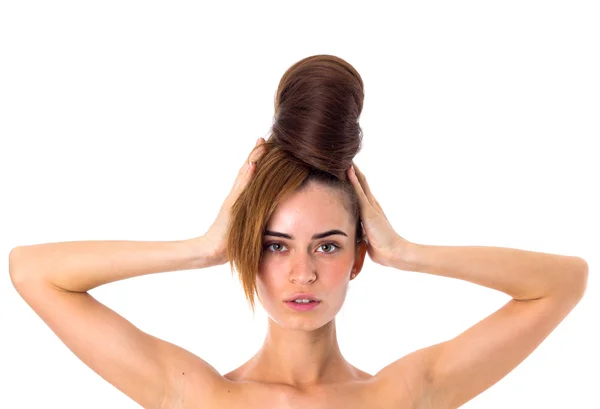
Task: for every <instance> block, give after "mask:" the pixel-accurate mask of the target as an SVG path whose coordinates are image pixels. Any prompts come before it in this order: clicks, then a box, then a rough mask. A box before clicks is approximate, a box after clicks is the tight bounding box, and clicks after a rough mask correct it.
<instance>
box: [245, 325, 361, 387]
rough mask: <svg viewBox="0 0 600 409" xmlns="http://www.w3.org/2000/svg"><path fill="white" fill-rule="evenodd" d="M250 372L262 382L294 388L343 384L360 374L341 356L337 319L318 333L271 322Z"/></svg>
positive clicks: (250, 366)
mask: <svg viewBox="0 0 600 409" xmlns="http://www.w3.org/2000/svg"><path fill="white" fill-rule="evenodd" d="M248 371H249V372H252V373H253V374H254V376H253V377H255V378H259V379H260V380H261V381H263V382H269V383H279V384H286V385H291V386H295V387H308V386H312V385H318V384H325V383H336V382H343V381H347V380H350V379H355V378H356V377H357V373H356V371H355V369H354V368H353V367H352V365H350V364H349V363H348V362H347V361H346V360H345V359H344V357H343V356H342V353H341V351H340V348H339V345H338V342H337V336H336V327H335V319H334V320H332V321H330V322H329V323H328V324H326V325H324V326H323V327H321V328H318V329H316V330H311V331H307V330H302V329H289V328H283V327H281V326H279V324H277V323H275V322H273V321H272V320H271V319H270V318H269V328H268V332H267V336H266V338H265V341H264V343H263V345H262V347H261V348H260V350H259V351H258V352H257V353H256V355H255V356H254V357H253V358H252V359H251V360H250V362H249V367H248Z"/></svg>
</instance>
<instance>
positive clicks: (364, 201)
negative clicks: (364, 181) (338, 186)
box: [348, 167, 371, 209]
mask: <svg viewBox="0 0 600 409" xmlns="http://www.w3.org/2000/svg"><path fill="white" fill-rule="evenodd" d="M354 169H355V168H353V167H350V169H348V177H349V179H350V183H351V184H352V186H353V187H354V191H355V192H356V195H357V196H358V200H359V202H360V205H361V206H360V207H361V208H362V209H364V208H365V206H368V205H371V203H370V202H369V199H368V198H367V195H366V194H365V191H364V190H363V188H362V186H361V184H360V181H359V180H358V176H357V174H356V171H355V170H354Z"/></svg>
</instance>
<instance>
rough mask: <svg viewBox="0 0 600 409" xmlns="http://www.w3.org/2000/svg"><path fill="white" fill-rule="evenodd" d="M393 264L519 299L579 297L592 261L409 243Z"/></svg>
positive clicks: (392, 259)
mask: <svg viewBox="0 0 600 409" xmlns="http://www.w3.org/2000/svg"><path fill="white" fill-rule="evenodd" d="M387 264H388V265H389V266H392V267H395V268H398V269H401V270H408V271H416V272H421V273H428V274H435V275H439V276H444V277H451V278H458V279H461V280H465V281H469V282H472V283H475V284H479V285H482V286H484V287H488V288H493V289H495V290H498V291H502V292H503V293H506V294H508V295H510V296H511V297H512V298H513V299H515V300H517V301H531V300H538V299H540V298H544V297H551V296H554V295H560V296H561V297H563V296H565V295H569V296H572V297H575V298H580V297H581V296H582V295H583V293H584V291H585V288H586V286H587V275H588V265H587V263H586V261H585V260H584V259H582V258H580V257H574V256H561V255H557V254H548V253H538V252H534V251H525V250H519V249H511V248H504V247H483V246H431V245H422V244H416V243H407V244H406V245H405V246H404V247H402V248H397V249H396V251H393V252H392V253H391V257H390V261H389V262H388V263H387Z"/></svg>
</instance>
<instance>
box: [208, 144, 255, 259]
mask: <svg viewBox="0 0 600 409" xmlns="http://www.w3.org/2000/svg"><path fill="white" fill-rule="evenodd" d="M264 143H265V140H264V139H263V138H258V140H257V141H256V145H255V146H254V148H253V149H252V151H251V152H250V155H248V160H246V162H245V163H244V165H243V166H242V167H241V168H240V170H239V172H238V174H237V177H236V179H235V182H234V184H233V187H232V188H231V191H230V192H229V195H228V196H227V198H226V199H225V201H224V202H223V205H222V206H221V209H220V210H219V214H218V215H217V218H216V219H215V221H214V222H213V224H212V225H211V226H210V228H209V229H208V231H207V232H206V233H205V234H204V235H203V236H201V237H199V238H198V239H199V240H201V241H202V242H203V243H204V245H205V246H207V248H208V249H209V252H210V254H211V259H212V262H211V264H213V265H221V264H225V263H227V262H228V261H229V260H227V228H228V225H229V216H230V210H231V206H233V204H234V203H235V201H236V200H237V198H238V197H239V195H240V193H241V192H242V191H243V190H244V189H245V188H246V186H247V185H248V183H249V182H250V180H251V179H252V177H253V175H254V171H255V169H256V161H257V160H258V159H259V158H260V157H261V156H262V155H263V154H264V151H265V149H264V147H263V146H262V145H263V144H264Z"/></svg>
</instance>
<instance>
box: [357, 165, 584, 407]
mask: <svg viewBox="0 0 600 409" xmlns="http://www.w3.org/2000/svg"><path fill="white" fill-rule="evenodd" d="M355 169H356V173H354V172H353V170H350V171H349V178H350V181H351V183H352V184H353V186H354V187H355V189H356V192H357V195H358V197H359V200H360V204H361V219H362V223H363V226H364V228H365V232H366V234H367V241H368V244H369V247H368V252H369V255H370V256H371V258H372V259H373V260H374V261H375V262H377V263H380V264H382V265H386V266H391V267H395V268H398V269H401V270H407V271H416V272H423V273H429V274H435V275H439V276H445V277H452V278H458V279H461V280H465V281H470V282H472V283H475V284H479V285H482V286H485V287H489V288H493V289H496V290H499V291H502V292H504V293H506V294H508V295H510V296H511V297H512V299H511V300H510V301H508V302H507V303H506V304H505V305H504V306H502V307H501V308H500V309H498V310H497V311H495V312H494V313H492V314H491V315H489V316H488V317H486V318H484V319H483V320H481V321H480V322H478V323H476V324H475V325H473V326H472V327H470V328H468V329H467V330H466V331H464V332H463V333H461V334H459V335H458V336H456V337H455V338H453V339H450V340H447V341H445V342H441V343H439V344H435V345H432V346H429V347H427V348H423V349H420V350H418V351H415V352H413V353H412V354H409V355H407V356H405V357H403V358H401V359H399V360H397V361H395V362H393V363H391V364H390V365H388V366H386V367H385V368H383V369H382V370H381V371H379V372H378V373H377V374H376V377H378V378H380V379H381V382H382V384H384V385H388V386H389V388H387V389H388V390H389V391H390V392H389V393H390V395H391V396H392V397H394V396H395V395H397V394H398V392H396V391H398V390H400V391H401V390H402V388H401V386H402V385H403V384H405V383H406V379H407V378H411V379H413V381H414V382H413V384H415V385H421V386H419V387H418V389H416V390H417V393H415V395H416V396H417V398H416V399H417V400H418V401H419V402H415V407H427V408H430V407H431V408H436V409H446V408H448V409H449V408H458V407H459V406H461V405H463V404H465V403H466V402H468V401H469V400H471V399H472V398H474V397H475V396H477V395H479V394H480V393H481V392H483V391H485V390H486V389H488V388H489V387H491V386H492V385H494V384H495V383H496V382H498V381H499V380H500V379H502V378H503V377H505V376H506V375H507V374H508V373H510V372H511V371H512V370H513V369H514V368H515V367H516V366H517V365H519V364H520V363H521V362H523V360H525V358H527V357H528V356H529V355H530V354H531V353H532V352H533V351H534V350H535V349H536V348H537V347H538V346H539V345H540V344H541V343H542V341H544V339H546V337H547V336H548V335H549V334H550V333H551V332H552V331H553V330H554V329H555V328H556V327H557V326H558V325H559V324H560V323H561V322H562V320H563V319H564V318H565V317H566V316H567V315H568V314H569V313H570V312H571V310H572V309H573V308H574V307H575V306H576V305H577V303H578V302H579V301H580V300H581V298H582V297H583V294H584V292H585V289H586V287H587V279H588V265H587V263H586V262H585V260H584V259H582V258H580V257H573V256H561V255H556V254H546V253H538V252H533V251H525V250H518V249H510V248H503V247H482V246H431V245H422V244H416V243H411V242H409V241H407V240H405V239H404V238H402V237H401V236H400V235H398V234H397V233H396V232H395V231H394V229H393V228H392V227H391V225H390V224H389V222H388V220H387V218H386V217H385V214H384V213H383V210H382V208H381V206H380V205H379V203H378V202H377V200H376V199H375V197H374V196H373V194H372V193H371V191H370V189H369V185H368V184H367V182H366V178H365V177H364V175H363V174H362V173H361V172H360V171H359V170H358V169H357V168H356V166H355ZM392 400H393V399H392Z"/></svg>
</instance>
